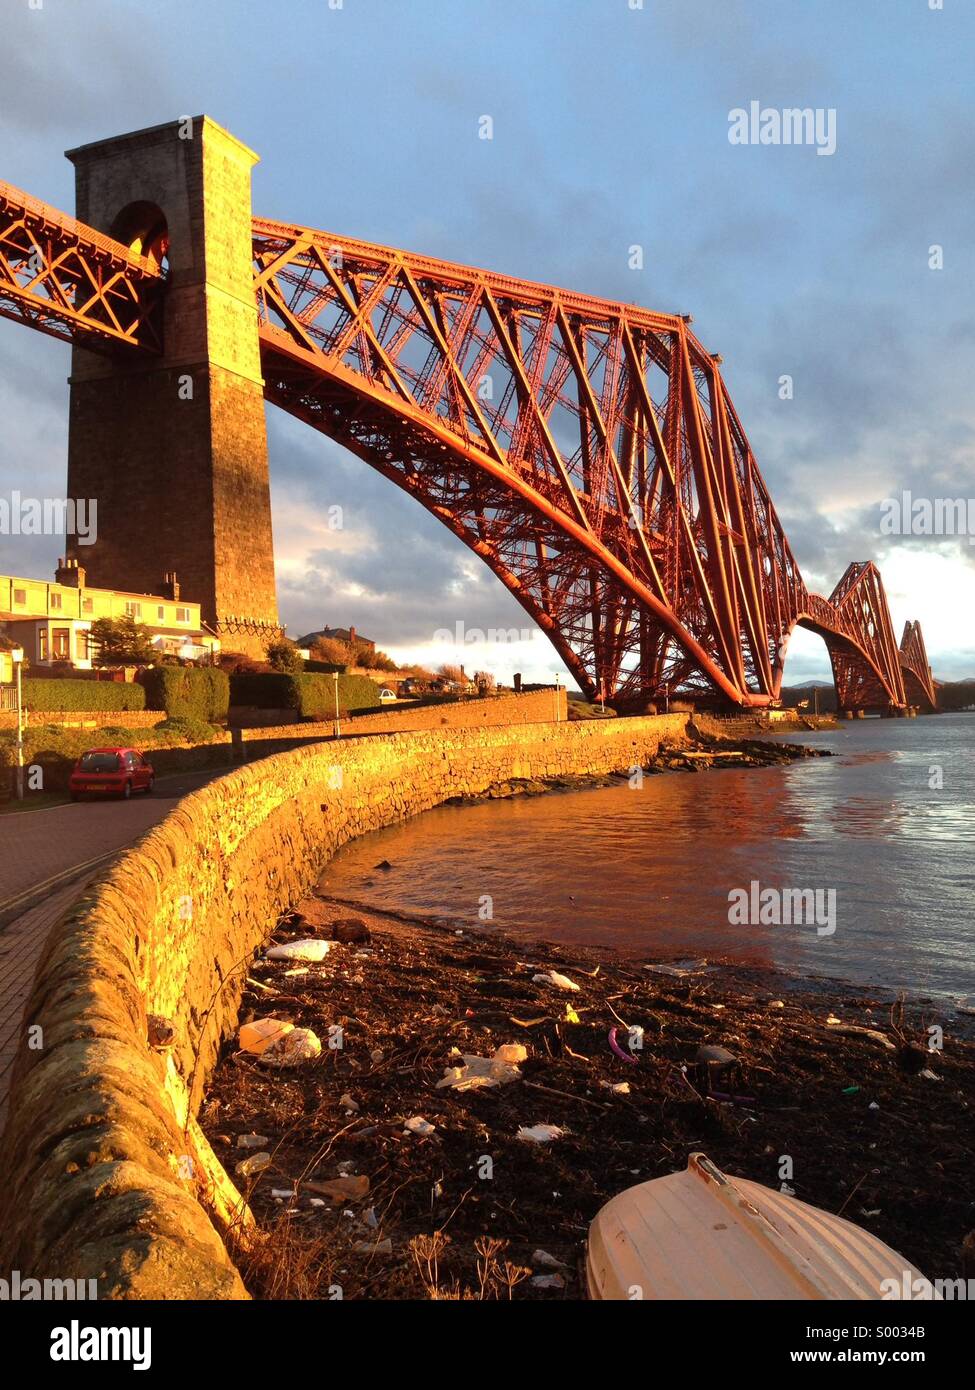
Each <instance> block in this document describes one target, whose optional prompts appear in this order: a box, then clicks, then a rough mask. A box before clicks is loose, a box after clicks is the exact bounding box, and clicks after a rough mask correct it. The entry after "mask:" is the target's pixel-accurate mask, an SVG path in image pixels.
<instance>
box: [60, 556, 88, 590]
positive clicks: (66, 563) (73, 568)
mask: <svg viewBox="0 0 975 1390" xmlns="http://www.w3.org/2000/svg"><path fill="white" fill-rule="evenodd" d="M54 582H55V584H63V585H64V586H65V587H66V588H71V589H83V588H84V587H85V571H84V569H83V568H82V567H81V565H79V564H78V561H77V560H61V559H59V560H58V567H57V569H56V570H55V571H54Z"/></svg>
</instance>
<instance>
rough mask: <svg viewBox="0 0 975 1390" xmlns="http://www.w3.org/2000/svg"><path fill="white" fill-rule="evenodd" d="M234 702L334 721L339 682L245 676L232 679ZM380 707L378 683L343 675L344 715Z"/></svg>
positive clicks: (277, 675) (259, 674)
mask: <svg viewBox="0 0 975 1390" xmlns="http://www.w3.org/2000/svg"><path fill="white" fill-rule="evenodd" d="M230 703H231V704H232V705H245V706H250V708H251V709H295V710H297V711H298V713H299V714H301V715H302V716H303V717H305V718H312V719H313V718H316V717H318V718H320V717H321V716H324V717H325V718H330V717H331V716H332V715H333V714H334V713H335V679H334V677H333V676H330V675H320V674H312V675H302V676H286V675H283V674H280V673H278V672H270V673H264V672H257V673H241V674H240V675H236V676H231V678H230ZM378 704H379V686H378V685H377V684H376V682H375V681H371V680H370V679H369V677H368V676H345V675H340V676H339V710H340V711H341V712H344V713H348V711H349V710H356V709H364V708H368V707H369V706H371V705H378Z"/></svg>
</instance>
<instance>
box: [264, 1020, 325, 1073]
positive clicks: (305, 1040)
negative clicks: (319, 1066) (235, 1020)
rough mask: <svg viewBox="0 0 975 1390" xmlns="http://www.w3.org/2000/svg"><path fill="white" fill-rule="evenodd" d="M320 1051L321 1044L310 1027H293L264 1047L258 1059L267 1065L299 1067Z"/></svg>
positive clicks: (310, 1060)
mask: <svg viewBox="0 0 975 1390" xmlns="http://www.w3.org/2000/svg"><path fill="white" fill-rule="evenodd" d="M321 1053H322V1045H321V1043H320V1042H319V1041H318V1037H317V1036H316V1034H314V1033H313V1032H312V1031H311V1029H310V1028H293V1029H292V1030H291V1032H290V1033H286V1034H285V1035H284V1037H281V1038H278V1039H277V1041H275V1042H272V1043H271V1045H270V1046H269V1047H267V1048H265V1049H264V1051H263V1052H262V1053H261V1055H260V1057H259V1058H258V1061H260V1062H262V1063H263V1064H264V1066H267V1067H300V1066H302V1065H303V1064H304V1063H305V1062H312V1061H314V1059H315V1058H316V1057H320V1056H321Z"/></svg>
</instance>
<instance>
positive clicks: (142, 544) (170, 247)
mask: <svg viewBox="0 0 975 1390" xmlns="http://www.w3.org/2000/svg"><path fill="white" fill-rule="evenodd" d="M67 157H68V158H69V159H70V160H71V162H72V163H73V164H74V166H75V186H76V208H77V212H76V215H77V216H78V218H79V219H80V220H81V221H83V222H86V223H88V225H89V226H92V227H95V228H97V229H98V230H99V231H102V232H106V233H108V234H109V235H111V236H113V237H115V238H116V239H117V240H119V241H124V242H125V243H126V244H127V245H130V246H132V247H134V248H135V249H137V250H140V251H141V252H142V254H144V255H150V256H154V257H156V258H157V259H160V260H162V261H163V263H164V265H165V266H166V267H167V286H166V291H165V299H164V314H163V347H164V350H163V355H162V357H158V356H157V357H149V356H145V357H142V356H138V355H137V354H133V353H131V352H126V353H125V355H124V356H123V355H121V354H120V355H119V356H118V357H117V358H112V357H107V356H100V355H96V354H95V353H91V352H86V351H85V350H83V349H81V348H75V349H74V350H73V355H72V374H71V378H70V385H71V413H70V426H69V430H70V432H69V445H68V495H69V496H70V497H76V498H77V497H85V498H95V499H97V502H98V513H97V520H98V532H97V540H96V542H95V544H94V545H91V546H84V547H79V546H77V544H75V545H74V546H73V547H72V546H69V551H70V553H71V555H72V556H73V557H74V558H76V559H78V560H80V561H81V562H82V563H83V564H84V565H85V566H86V568H87V570H88V582H89V583H90V584H92V585H94V586H98V587H104V588H112V589H122V590H126V591H130V592H135V593H159V592H160V591H161V588H162V586H163V582H164V576H167V575H172V574H173V573H175V575H176V577H177V579H178V581H179V584H180V587H181V590H182V594H183V596H184V597H185V598H187V599H190V600H194V601H198V602H200V604H201V605H202V613H203V619H204V621H205V622H206V623H208V624H209V625H210V626H211V627H212V628H214V629H215V630H216V631H217V632H218V633H219V635H220V637H221V639H222V641H223V644H224V646H225V647H226V648H228V649H232V650H245V651H248V652H249V653H251V654H253V655H262V656H263V648H264V643H265V641H266V640H267V638H268V636H270V635H273V634H275V633H276V632H277V631H278V613H277V602H276V597H275V588H274V554H273V547H272V540H271V505H270V496H269V489H268V466H267V434H266V429H265V421H264V394H263V380H262V376H261V360H260V350H259V345H258V328H257V311H256V307H255V301H254V293H253V288H252V271H251V264H252V257H251V169H252V168H253V166H254V164H255V163H256V162H257V158H258V156H257V155H255V154H254V153H253V151H252V150H249V149H248V148H247V147H246V145H242V144H241V143H240V141H239V140H235V139H234V137H233V136H232V135H230V134H229V133H228V132H227V131H225V130H223V129H222V128H221V127H220V126H218V125H217V124H216V123H215V122H214V121H211V120H210V119H209V118H208V117H206V116H198V117H194V118H192V119H190V118H185V119H184V120H181V121H174V122H172V123H171V124H168V125H161V126H154V127H153V128H151V129H149V130H140V131H136V132H134V133H133V134H131V135H122V136H118V137H117V138H115V139H111V140H101V141H98V142H97V143H96V144H92V145H84V146H82V147H81V148H80V149H75V150H69V151H68V153H67ZM133 358H135V360H133Z"/></svg>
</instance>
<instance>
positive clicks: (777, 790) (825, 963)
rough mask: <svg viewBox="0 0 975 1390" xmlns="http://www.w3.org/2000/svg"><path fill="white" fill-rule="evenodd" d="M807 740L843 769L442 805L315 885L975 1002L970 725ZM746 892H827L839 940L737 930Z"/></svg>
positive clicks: (961, 719)
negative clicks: (740, 898)
mask: <svg viewBox="0 0 975 1390" xmlns="http://www.w3.org/2000/svg"><path fill="white" fill-rule="evenodd" d="M795 741H797V742H798V741H805V742H814V743H816V744H817V745H819V746H821V747H824V748H829V749H831V750H833V751H834V752H835V754H836V756H835V757H833V758H817V759H809V760H804V761H803V762H800V763H793V764H791V765H789V766H786V767H781V768H780V767H775V768H751V769H741V770H739V771H734V770H727V771H710V772H704V773H699V774H696V775H684V774H680V773H672V774H663V775H658V776H649V777H646V778H645V779H644V782H643V786H642V789H639V790H634V789H631V788H630V787H629V786H628V785H626V784H625V783H622V784H620V785H618V786H612V787H607V788H598V789H592V790H586V791H574V792H565V793H561V794H555V795H550V796H543V797H531V798H516V799H514V800H506V801H489V802H482V803H479V804H476V805H470V806H462V807H443V808H441V809H439V810H435V811H430V812H428V813H427V814H426V815H423V816H419V817H417V818H416V819H414V820H412V821H408V822H406V823H404V824H402V825H397V826H393V827H391V828H389V829H388V830H383V831H379V832H377V833H376V834H374V835H370V836H367V837H366V838H365V839H364V840H360V841H357V842H355V843H353V844H351V845H348V846H346V848H345V849H343V850H342V851H341V852H340V853H339V854H338V855H337V856H336V858H335V860H334V861H333V862H332V864H331V865H330V866H329V869H328V870H327V872H326V874H325V877H324V880H323V885H322V886H323V888H324V890H325V891H327V892H328V893H331V894H334V895H335V896H337V897H341V898H346V899H355V900H357V901H359V902H361V903H362V904H363V905H364V906H365V905H369V906H372V907H375V908H377V909H381V908H384V907H385V908H393V909H397V910H399V911H405V912H416V913H422V914H424V915H427V916H433V917H436V918H439V919H441V920H443V921H444V922H449V923H451V924H452V925H454V926H464V925H470V926H477V927H480V928H482V929H483V928H484V926H485V925H486V924H485V923H484V921H483V920H479V917H478V910H479V905H480V904H481V902H482V899H483V896H484V895H489V896H490V898H491V900H492V905H493V913H494V918H493V920H494V924H495V925H496V926H497V927H499V928H501V929H503V930H505V931H507V932H510V933H514V934H521V935H525V936H528V937H545V938H547V939H549V940H556V941H561V942H566V943H570V944H571V943H572V942H580V943H586V944H602V945H610V946H612V947H614V948H616V949H618V950H620V951H621V952H623V953H624V954H626V955H633V956H642V957H648V958H652V957H666V956H680V955H687V956H702V955H703V956H707V957H708V958H709V959H711V960H727V961H736V962H747V963H750V964H757V965H768V966H774V967H780V968H784V969H786V970H789V971H793V972H799V973H801V974H803V975H816V976H834V977H841V978H845V979H848V980H853V981H856V982H858V983H861V984H878V985H884V986H888V987H893V988H904V989H906V990H908V991H909V992H910V993H911V994H917V993H927V994H942V993H944V994H950V995H953V996H956V997H957V996H968V995H971V994H972V993H973V991H975V911H973V894H975V853H973V849H975V714H955V715H938V716H936V717H930V718H921V719H917V720H902V719H890V720H888V719H884V720H880V719H873V720H863V721H856V722H854V723H849V724H844V725H843V726H842V728H841V729H840V730H839V731H837V732H835V733H822V734H815V735H813V734H810V735H805V736H803V738H802V740H800V739H798V738H797V739H795ZM939 782H940V783H941V785H938V783H939ZM383 859H387V860H389V861H390V863H391V865H392V868H391V869H390V870H388V871H377V870H376V869H375V865H376V864H377V861H381V860H383ZM752 880H756V881H757V882H758V883H759V884H760V885H761V886H762V887H763V888H764V887H774V888H780V889H784V888H813V889H817V888H818V889H823V890H828V889H835V892H836V899H835V902H836V921H835V925H836V929H835V931H834V932H833V933H832V935H825V934H824V935H820V934H818V933H817V931H816V928H815V926H746V927H740V926H731V925H729V920H728V906H729V899H728V895H729V891H730V890H732V889H736V888H748V886H749V884H750V883H751V882H752ZM823 901H825V900H823Z"/></svg>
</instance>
